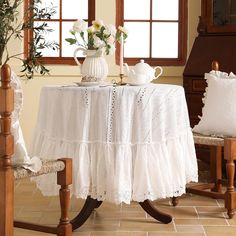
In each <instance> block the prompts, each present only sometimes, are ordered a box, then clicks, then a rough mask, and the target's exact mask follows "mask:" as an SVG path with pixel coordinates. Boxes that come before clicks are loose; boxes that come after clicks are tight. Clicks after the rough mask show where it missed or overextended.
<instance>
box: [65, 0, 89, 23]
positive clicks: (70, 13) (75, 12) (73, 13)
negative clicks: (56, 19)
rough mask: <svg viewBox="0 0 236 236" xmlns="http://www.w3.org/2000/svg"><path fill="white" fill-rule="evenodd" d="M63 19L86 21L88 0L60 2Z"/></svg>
mask: <svg viewBox="0 0 236 236" xmlns="http://www.w3.org/2000/svg"><path fill="white" fill-rule="evenodd" d="M62 9H63V11H62V18H63V19H88V0H70V1H68V0H62Z"/></svg>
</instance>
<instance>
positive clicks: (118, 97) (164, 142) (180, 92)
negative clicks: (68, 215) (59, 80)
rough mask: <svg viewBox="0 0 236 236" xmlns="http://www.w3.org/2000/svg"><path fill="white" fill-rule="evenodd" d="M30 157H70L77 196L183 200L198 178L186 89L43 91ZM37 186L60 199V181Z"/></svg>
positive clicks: (42, 180) (42, 181)
mask: <svg viewBox="0 0 236 236" xmlns="http://www.w3.org/2000/svg"><path fill="white" fill-rule="evenodd" d="M31 154H32V155H35V156H39V157H41V158H55V159H56V158H58V157H71V158H73V187H72V193H73V194H74V195H75V196H76V197H80V198H86V197H87V196H88V195H91V197H92V198H96V199H98V200H108V201H110V202H114V203H121V202H125V203H130V201H131V200H134V201H139V202H140V201H144V200H145V199H149V200H155V199H159V198H166V197H172V196H179V195H182V194H183V193H184V192H185V185H186V183H188V182H190V181H197V178H198V174H197V162H196V155H195V148H194V142H193V136H192V132H191V128H190V125H189V118H188V111H187V106H186V101H185V94H184V89H183V88H182V87H180V86H175V85H155V84H148V85H145V86H107V87H99V86H97V87H73V86H72V87H44V88H43V89H42V91H41V99H40V107H39V114H38V120H37V124H36V127H35V132H34V135H33V140H32V147H31ZM36 181H37V184H38V186H39V188H40V189H41V190H42V191H43V193H44V195H54V194H57V189H55V186H56V184H53V182H54V181H55V178H51V177H48V176H46V177H45V176H43V177H39V178H38V179H37V180H36ZM54 183H55V182H54Z"/></svg>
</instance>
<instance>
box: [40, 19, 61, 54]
mask: <svg viewBox="0 0 236 236" xmlns="http://www.w3.org/2000/svg"><path fill="white" fill-rule="evenodd" d="M35 24H36V25H40V24H42V22H35ZM47 24H48V26H49V28H50V29H52V30H53V31H52V32H45V33H44V35H43V36H44V37H45V39H46V40H47V41H56V42H57V43H59V23H58V22H47ZM39 51H42V50H39ZM42 52H43V56H44V57H58V56H59V50H53V49H51V48H45V49H43V51H42Z"/></svg>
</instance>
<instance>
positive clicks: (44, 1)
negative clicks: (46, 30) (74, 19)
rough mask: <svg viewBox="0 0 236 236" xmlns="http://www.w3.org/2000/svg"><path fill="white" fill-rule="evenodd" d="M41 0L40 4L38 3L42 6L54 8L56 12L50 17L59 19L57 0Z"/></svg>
mask: <svg viewBox="0 0 236 236" xmlns="http://www.w3.org/2000/svg"><path fill="white" fill-rule="evenodd" d="M41 1H42V4H39V5H42V8H45V7H51V6H53V7H54V9H55V10H56V13H55V14H54V15H53V16H52V17H51V19H59V12H60V4H59V0H50V1H48V0H41Z"/></svg>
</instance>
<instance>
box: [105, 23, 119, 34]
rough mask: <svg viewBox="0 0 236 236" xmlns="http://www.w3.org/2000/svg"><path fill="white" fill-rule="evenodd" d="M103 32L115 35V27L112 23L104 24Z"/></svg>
mask: <svg viewBox="0 0 236 236" xmlns="http://www.w3.org/2000/svg"><path fill="white" fill-rule="evenodd" d="M104 33H105V34H107V35H109V34H111V35H113V36H115V34H116V27H115V26H114V25H112V24H109V25H106V27H105V30H104Z"/></svg>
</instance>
